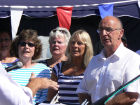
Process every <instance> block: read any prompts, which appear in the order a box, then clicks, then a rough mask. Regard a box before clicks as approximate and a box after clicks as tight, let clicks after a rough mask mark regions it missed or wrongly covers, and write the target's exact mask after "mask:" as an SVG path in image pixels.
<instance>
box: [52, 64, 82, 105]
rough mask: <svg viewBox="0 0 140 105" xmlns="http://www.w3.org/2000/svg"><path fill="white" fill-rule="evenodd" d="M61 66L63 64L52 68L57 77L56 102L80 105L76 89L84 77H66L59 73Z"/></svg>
mask: <svg viewBox="0 0 140 105" xmlns="http://www.w3.org/2000/svg"><path fill="white" fill-rule="evenodd" d="M62 64H63V63H58V64H57V65H56V66H55V67H54V68H53V71H54V73H55V74H56V76H57V77H58V84H59V91H58V95H59V96H60V98H59V100H58V101H59V103H63V104H66V105H80V103H79V97H78V95H77V93H76V89H77V87H78V85H79V83H80V82H81V80H82V78H83V77H84V74H81V75H79V76H66V75H64V74H63V73H62V72H61V71H62V69H61V67H62Z"/></svg>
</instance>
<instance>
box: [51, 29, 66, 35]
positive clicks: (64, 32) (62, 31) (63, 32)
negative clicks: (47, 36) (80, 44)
mask: <svg viewBox="0 0 140 105" xmlns="http://www.w3.org/2000/svg"><path fill="white" fill-rule="evenodd" d="M56 31H59V32H61V33H62V34H67V32H66V31H65V30H56V29H54V30H53V32H56Z"/></svg>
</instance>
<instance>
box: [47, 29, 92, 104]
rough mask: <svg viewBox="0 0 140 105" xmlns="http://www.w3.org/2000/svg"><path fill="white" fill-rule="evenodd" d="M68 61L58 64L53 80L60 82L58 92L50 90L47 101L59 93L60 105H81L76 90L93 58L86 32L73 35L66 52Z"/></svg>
mask: <svg viewBox="0 0 140 105" xmlns="http://www.w3.org/2000/svg"><path fill="white" fill-rule="evenodd" d="M66 55H67V56H68V60H67V61H63V62H61V63H58V64H56V66H55V67H54V68H53V72H52V75H51V79H52V80H54V81H56V82H58V84H59V89H58V91H55V90H52V89H49V90H48V96H47V101H51V100H52V99H53V97H54V96H55V95H56V94H57V93H58V95H59V97H60V98H59V99H58V101H59V103H62V104H66V105H80V103H79V98H78V95H77V94H76V89H77V86H78V84H79V83H80V81H81V80H82V78H83V76H84V71H85V68H86V67H87V65H88V63H89V61H90V59H91V58H92V56H93V47H92V42H91V39H90V36H89V34H88V33H87V32H86V31H84V30H78V31H76V32H74V33H73V35H72V36H71V38H70V41H69V43H68V47H67V50H66Z"/></svg>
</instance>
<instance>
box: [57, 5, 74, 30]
mask: <svg viewBox="0 0 140 105" xmlns="http://www.w3.org/2000/svg"><path fill="white" fill-rule="evenodd" d="M72 9H73V7H58V8H57V9H56V11H57V17H58V21H59V26H60V27H64V28H67V29H68V30H69V29H70V26H71V16H72Z"/></svg>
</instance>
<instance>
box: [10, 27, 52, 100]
mask: <svg viewBox="0 0 140 105" xmlns="http://www.w3.org/2000/svg"><path fill="white" fill-rule="evenodd" d="M41 51H42V44H41V41H40V40H39V39H38V35H37V32H36V31H35V30H32V29H26V30H23V31H22V32H21V33H20V34H19V35H18V36H17V37H16V38H15V39H14V41H13V43H12V46H11V51H10V52H11V54H12V55H15V56H16V57H17V58H18V59H19V61H21V62H22V63H23V67H22V68H19V69H14V70H11V71H9V72H8V73H9V74H10V75H11V76H12V79H13V80H15V81H16V82H17V83H19V84H20V85H21V86H26V84H27V83H28V80H29V78H30V75H31V73H34V74H35V75H36V76H37V77H46V78H50V70H49V68H48V67H47V66H46V65H44V64H41V63H36V62H33V60H36V59H38V58H39V57H40V55H41ZM47 91H48V90H47V89H44V90H42V91H41V90H40V91H38V92H37V94H36V97H35V100H34V101H35V103H41V102H43V101H44V100H45V99H46V93H47Z"/></svg>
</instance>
